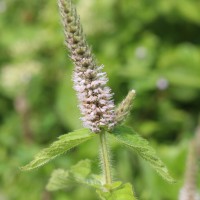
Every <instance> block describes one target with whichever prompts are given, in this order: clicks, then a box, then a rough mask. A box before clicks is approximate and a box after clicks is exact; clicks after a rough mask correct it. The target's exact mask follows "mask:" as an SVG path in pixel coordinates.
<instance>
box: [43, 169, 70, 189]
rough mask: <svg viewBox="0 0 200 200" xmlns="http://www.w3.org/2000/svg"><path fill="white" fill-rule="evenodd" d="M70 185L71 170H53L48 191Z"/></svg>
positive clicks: (47, 187)
mask: <svg viewBox="0 0 200 200" xmlns="http://www.w3.org/2000/svg"><path fill="white" fill-rule="evenodd" d="M68 185H69V172H68V171H65V170H63V169H56V170H54V171H53V173H52V175H51V178H50V179H49V182H48V184H47V186H46V189H47V190H48V191H56V190H59V189H64V188H66V187H67V186H68Z"/></svg>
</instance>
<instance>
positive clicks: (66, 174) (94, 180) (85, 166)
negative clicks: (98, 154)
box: [46, 159, 102, 191]
mask: <svg viewBox="0 0 200 200" xmlns="http://www.w3.org/2000/svg"><path fill="white" fill-rule="evenodd" d="M76 183H79V184H83V185H87V186H90V187H94V188H97V189H101V188H102V185H101V180H100V177H99V176H98V175H94V174H92V171H91V161H90V160H88V159H85V160H81V161H79V162H78V163H77V164H76V165H74V166H72V167H71V168H70V169H69V170H68V171H66V170H63V169H57V170H54V171H53V173H52V175H51V178H50V179H49V182H48V184H47V186H46V189H47V190H49V191H55V190H59V189H64V188H67V187H71V186H74V184H76Z"/></svg>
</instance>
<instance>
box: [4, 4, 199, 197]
mask: <svg viewBox="0 0 200 200" xmlns="http://www.w3.org/2000/svg"><path fill="white" fill-rule="evenodd" d="M76 3H77V8H78V12H79V13H80V15H81V19H82V22H83V27H84V30H85V33H86V35H87V36H88V37H87V38H88V40H89V42H90V44H91V45H92V48H93V51H94V53H95V54H96V57H97V59H98V60H99V62H100V63H103V64H104V65H105V71H106V72H107V73H108V76H109V79H110V81H109V85H110V86H111V88H112V89H113V91H114V93H115V102H116V104H118V103H119V102H120V101H121V100H122V99H123V97H125V95H126V94H127V92H128V91H129V90H130V89H136V91H137V97H136V99H135V101H134V108H133V111H132V113H131V115H130V117H129V119H128V122H127V124H128V125H129V126H132V127H134V128H135V129H136V130H137V131H138V132H139V133H140V134H141V135H142V136H143V137H146V138H147V139H149V140H150V141H151V143H152V144H153V145H154V146H155V148H156V149H157V151H158V154H159V155H160V157H161V158H162V159H163V161H165V163H166V165H167V166H169V169H170V171H171V172H172V174H173V175H174V177H175V178H176V179H178V183H177V184H176V185H169V184H167V183H165V182H164V181H163V180H161V179H160V178H159V177H158V176H157V175H156V174H155V172H153V170H151V169H150V168H149V167H148V166H147V165H146V163H145V162H143V161H141V160H140V159H139V158H138V157H135V156H133V155H132V154H130V153H129V152H127V151H125V150H123V148H122V147H119V146H117V145H116V144H113V154H114V156H113V160H114V161H113V163H114V166H115V168H116V171H115V174H116V178H120V179H122V180H123V181H124V182H127V181H130V182H132V183H133V184H134V187H135V191H136V194H137V196H138V197H139V199H144V200H175V199H177V197H178V193H179V190H180V187H181V186H182V183H183V176H184V170H185V157H186V152H187V146H188V141H189V139H190V138H192V137H193V135H194V131H195V127H196V126H197V123H198V117H199V110H200V104H199V102H200V46H199V45H200V38H199V32H200V12H199V6H200V2H199V1H197V0H191V1H189V0H182V1H173V0H169V1H164V0H155V1H148V0H142V1H138V0H126V1H122V0H109V1H106V0H102V1H93V0H79V1H76ZM60 24H61V23H60V19H59V13H58V8H57V5H56V1H53V0H49V1H47V0H42V1H39V0H35V1H25V0H0V37H1V39H0V185H1V188H0V199H20V200H25V199H27V196H28V197H29V199H30V200H35V199H44V200H48V199H54V200H62V199H70V200H71V199H74V200H76V199H77V200H78V199H82V200H84V199H85V200H90V199H92V200H94V199H97V197H96V195H95V193H94V192H91V191H90V190H89V189H88V190H87V189H86V188H85V187H83V186H81V187H77V188H71V190H67V191H62V192H58V193H53V194H50V193H48V192H46V191H45V185H46V183H47V181H48V178H49V176H50V174H51V171H52V170H53V169H54V168H56V167H64V168H67V167H69V166H70V165H71V164H74V163H76V162H77V161H78V160H79V159H81V158H90V159H93V160H94V165H95V166H96V170H97V171H98V170H99V167H98V164H97V163H98V156H97V154H98V149H96V146H97V144H96V143H95V142H94V141H91V142H89V143H87V144H84V145H83V146H81V147H80V148H79V149H74V150H73V151H72V152H70V153H69V154H68V155H66V156H63V157H62V158H59V159H57V160H56V161H54V162H52V163H51V164H48V165H47V166H44V167H43V168H41V169H39V170H36V171H33V172H30V173H21V172H20V171H19V169H18V167H19V166H21V165H23V164H25V163H27V162H28V161H30V160H31V158H32V157H33V155H34V154H35V153H36V152H38V151H39V149H41V148H42V147H44V146H47V145H48V144H49V143H50V142H51V141H53V140H55V139H56V137H58V136H59V135H60V134H63V133H66V132H68V131H71V130H73V129H76V128H79V127H81V122H80V120H79V117H80V114H79V110H78V108H77V100H76V96H75V92H74V91H73V89H72V81H71V74H72V70H73V69H72V68H73V65H72V63H71V61H70V60H69V58H68V56H67V51H66V50H65V47H64V45H63V40H64V38H63V33H62V27H61V25H60ZM92 142H93V143H92Z"/></svg>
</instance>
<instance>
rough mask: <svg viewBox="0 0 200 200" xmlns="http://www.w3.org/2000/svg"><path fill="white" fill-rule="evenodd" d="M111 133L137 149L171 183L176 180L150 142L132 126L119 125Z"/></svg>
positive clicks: (128, 145) (121, 141) (134, 149)
mask: <svg viewBox="0 0 200 200" xmlns="http://www.w3.org/2000/svg"><path fill="white" fill-rule="evenodd" d="M110 135H112V136H114V138H115V139H116V140H117V141H118V142H120V143H122V144H123V145H125V146H126V147H128V148H130V149H131V150H133V151H135V152H136V153H137V154H138V155H140V156H141V157H142V158H143V159H144V160H146V161H147V162H149V164H150V165H151V166H152V167H153V168H154V169H155V170H156V171H157V172H158V174H160V176H162V177H163V178H164V179H165V180H167V181H168V182H170V183H173V182H174V179H173V178H172V177H171V176H170V174H169V172H168V169H167V168H166V166H165V165H164V163H163V162H162V161H161V160H160V158H158V156H157V155H156V153H155V151H154V149H153V148H152V147H151V146H150V145H149V142H148V141H147V140H145V139H143V138H142V137H140V136H139V135H138V134H136V133H135V132H134V131H133V130H132V129H131V128H129V127H126V126H118V127H116V128H115V129H114V130H113V131H112V133H111V134H110Z"/></svg>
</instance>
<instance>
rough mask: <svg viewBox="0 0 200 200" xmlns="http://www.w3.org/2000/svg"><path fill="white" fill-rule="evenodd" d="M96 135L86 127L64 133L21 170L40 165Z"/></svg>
mask: <svg viewBox="0 0 200 200" xmlns="http://www.w3.org/2000/svg"><path fill="white" fill-rule="evenodd" d="M94 136H96V134H94V133H92V132H91V131H90V130H88V129H85V128H84V129H79V130H76V131H74V132H71V133H68V134H65V135H62V136H60V137H59V138H58V140H57V141H56V142H54V143H53V144H52V145H51V146H50V147H48V148H46V149H44V150H42V151H41V152H40V153H38V154H37V155H36V156H35V158H34V160H33V161H32V162H30V163H29V164H28V165H26V166H24V167H21V170H24V171H26V170H32V169H34V168H37V167H40V166H42V165H44V164H46V163H47V162H49V161H51V160H52V159H54V158H56V157H57V156H59V155H61V154H63V153H65V152H67V151H68V150H70V149H71V148H73V147H75V146H77V145H79V144H81V143H83V142H85V141H87V140H89V139H91V138H93V137H94Z"/></svg>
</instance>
